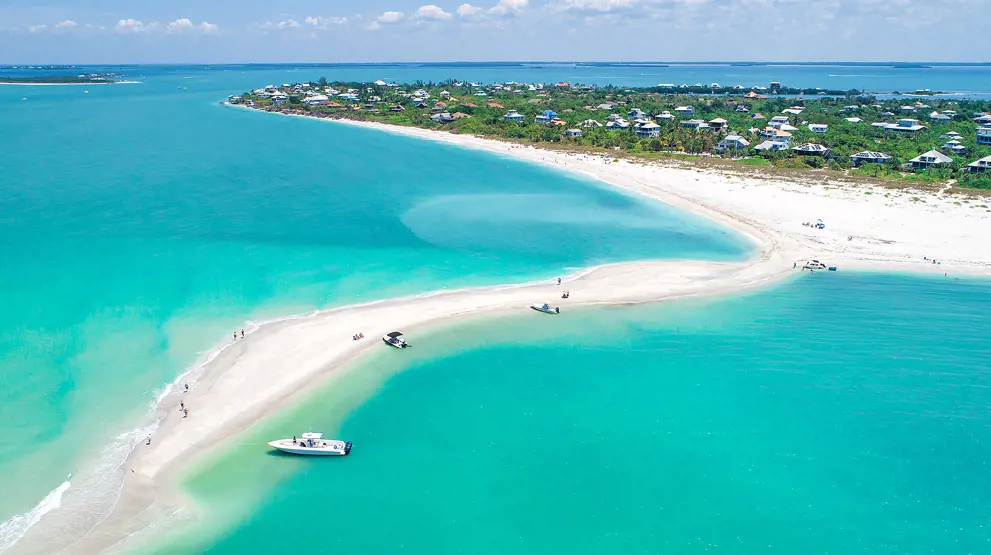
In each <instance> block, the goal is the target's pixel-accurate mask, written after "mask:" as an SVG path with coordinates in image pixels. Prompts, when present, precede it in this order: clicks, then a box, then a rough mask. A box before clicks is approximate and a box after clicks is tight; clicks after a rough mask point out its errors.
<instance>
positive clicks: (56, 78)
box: [0, 73, 120, 85]
mask: <svg viewBox="0 0 991 555" xmlns="http://www.w3.org/2000/svg"><path fill="white" fill-rule="evenodd" d="M119 79H120V76H119V75H117V74H114V73H106V74H90V75H39V76H35V77H0V84H8V85H90V84H98V85H106V84H113V83H116V82H118V80H119Z"/></svg>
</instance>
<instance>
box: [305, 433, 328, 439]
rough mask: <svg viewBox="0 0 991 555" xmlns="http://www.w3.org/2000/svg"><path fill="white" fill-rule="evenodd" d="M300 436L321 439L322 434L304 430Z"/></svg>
mask: <svg viewBox="0 0 991 555" xmlns="http://www.w3.org/2000/svg"><path fill="white" fill-rule="evenodd" d="M301 437H302V438H303V439H323V434H321V433H317V432H306V433H305V434H303V435H302V436H301Z"/></svg>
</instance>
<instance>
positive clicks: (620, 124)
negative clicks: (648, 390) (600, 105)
mask: <svg viewBox="0 0 991 555" xmlns="http://www.w3.org/2000/svg"><path fill="white" fill-rule="evenodd" d="M629 128H630V122H628V121H626V120H625V119H623V118H620V117H617V118H616V119H610V120H609V123H607V124H606V129H620V130H622V129H629Z"/></svg>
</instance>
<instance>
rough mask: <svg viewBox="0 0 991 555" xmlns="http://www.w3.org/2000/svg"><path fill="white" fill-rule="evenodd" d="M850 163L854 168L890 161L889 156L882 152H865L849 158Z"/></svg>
mask: <svg viewBox="0 0 991 555" xmlns="http://www.w3.org/2000/svg"><path fill="white" fill-rule="evenodd" d="M850 161H851V162H853V164H854V165H855V166H859V165H861V164H887V163H888V162H890V161H891V155H890V154H885V153H883V152H874V151H869V150H865V151H863V152H858V153H856V154H854V155H853V156H850Z"/></svg>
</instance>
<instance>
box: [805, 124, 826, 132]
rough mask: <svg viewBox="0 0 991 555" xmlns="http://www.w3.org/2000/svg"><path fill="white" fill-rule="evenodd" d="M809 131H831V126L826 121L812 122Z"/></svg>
mask: <svg viewBox="0 0 991 555" xmlns="http://www.w3.org/2000/svg"><path fill="white" fill-rule="evenodd" d="M809 131H811V132H813V133H825V132H826V131H829V126H828V125H826V124H825V123H810V124H809Z"/></svg>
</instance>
